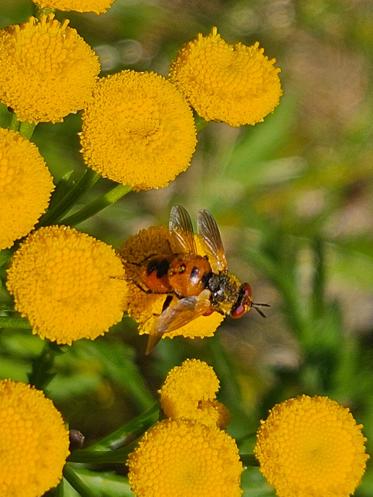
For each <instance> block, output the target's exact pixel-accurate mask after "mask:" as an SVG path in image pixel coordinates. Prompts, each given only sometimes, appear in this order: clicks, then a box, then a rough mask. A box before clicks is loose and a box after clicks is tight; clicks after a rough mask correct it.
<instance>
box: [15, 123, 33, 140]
mask: <svg viewBox="0 0 373 497" xmlns="http://www.w3.org/2000/svg"><path fill="white" fill-rule="evenodd" d="M35 128H36V123H26V122H24V123H21V126H20V128H19V132H20V133H21V135H22V136H24V137H25V138H27V139H28V140H30V138H31V137H32V135H33V133H34V129H35Z"/></svg>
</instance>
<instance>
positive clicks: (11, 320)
mask: <svg viewBox="0 0 373 497" xmlns="http://www.w3.org/2000/svg"><path fill="white" fill-rule="evenodd" d="M1 328H13V329H18V330H21V329H22V330H29V329H30V328H31V325H30V323H29V322H28V321H27V320H26V319H24V318H21V317H18V316H17V317H10V316H1V317H0V329H1Z"/></svg>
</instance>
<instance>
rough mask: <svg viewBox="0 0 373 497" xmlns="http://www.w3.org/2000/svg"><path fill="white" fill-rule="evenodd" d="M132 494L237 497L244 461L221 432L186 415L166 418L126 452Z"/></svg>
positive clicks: (163, 496)
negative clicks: (131, 450)
mask: <svg viewBox="0 0 373 497" xmlns="http://www.w3.org/2000/svg"><path fill="white" fill-rule="evenodd" d="M128 466H129V474H128V478H129V482H130V486H131V489H132V491H133V493H134V494H135V496H136V497H191V496H193V497H239V496H240V495H241V494H242V490H241V488H240V476H241V472H242V469H243V468H242V464H241V462H240V460H239V456H238V450H237V446H236V443H235V441H234V440H233V439H232V438H231V437H230V436H229V435H228V434H227V433H225V432H224V431H221V430H219V429H218V428H216V427H212V426H206V425H203V424H200V423H196V422H193V421H189V420H181V419H178V420H166V421H161V422H159V423H157V424H156V425H155V426H153V428H151V429H150V430H149V431H148V432H146V433H145V435H144V437H143V439H142V440H141V441H140V443H139V445H138V447H137V449H136V450H135V451H134V452H133V453H132V454H131V455H130V456H129V459H128Z"/></svg>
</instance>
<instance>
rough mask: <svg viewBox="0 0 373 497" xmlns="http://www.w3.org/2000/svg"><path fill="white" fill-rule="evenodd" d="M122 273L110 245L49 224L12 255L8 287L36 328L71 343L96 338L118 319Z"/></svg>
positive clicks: (122, 297)
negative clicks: (80, 339)
mask: <svg viewBox="0 0 373 497" xmlns="http://www.w3.org/2000/svg"><path fill="white" fill-rule="evenodd" d="M123 277H124V276H123V266H122V263H121V261H120V258H119V257H118V256H117V255H116V254H115V252H114V250H113V249H112V248H111V247H110V246H109V245H106V244H105V243H103V242H101V241H99V240H96V239H94V238H93V237H91V236H88V235H86V234H84V233H80V232H79V231H77V230H75V229H72V228H68V227H66V226H48V227H46V228H41V229H39V230H37V231H35V232H34V233H32V234H31V235H29V236H28V237H27V238H26V240H25V241H24V242H23V243H22V245H21V247H20V248H19V249H18V250H17V252H16V253H15V254H14V256H13V259H12V264H11V267H10V269H9V270H8V281H7V286H8V289H9V291H10V293H11V294H12V295H13V296H14V300H15V306H16V309H17V310H18V311H19V312H20V313H21V314H22V315H23V316H25V317H26V318H27V319H28V320H29V321H30V323H31V325H32V328H33V331H34V333H37V334H38V335H40V336H41V337H45V338H48V339H49V340H52V341H55V342H57V343H61V344H62V343H65V344H70V343H71V342H72V341H74V340H78V339H79V338H90V339H94V338H96V337H97V336H98V335H102V334H103V333H104V332H105V331H107V330H108V328H109V327H110V326H112V325H113V324H115V323H117V322H118V321H120V320H121V318H122V315H123V309H124V307H123V305H124V300H125V282H124V281H123Z"/></svg>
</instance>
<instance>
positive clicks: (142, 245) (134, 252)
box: [121, 226, 224, 338]
mask: <svg viewBox="0 0 373 497" xmlns="http://www.w3.org/2000/svg"><path fill="white" fill-rule="evenodd" d="M154 254H159V255H165V256H168V255H172V252H171V249H170V243H169V231H168V230H167V229H166V228H165V227H162V226H160V227H154V226H153V227H151V228H148V229H144V230H141V231H140V232H139V233H137V234H136V235H134V236H132V237H130V238H129V239H128V240H127V241H126V243H125V244H124V247H123V249H122V251H121V256H122V260H123V264H124V267H125V274H126V281H127V285H128V292H127V303H126V308H127V311H128V314H129V315H130V316H131V317H132V318H133V319H134V320H135V321H137V323H138V325H139V333H140V335H142V334H149V333H152V331H153V327H154V321H155V319H156V318H157V316H159V315H160V314H161V313H162V309H163V305H164V303H165V300H166V298H167V295H166V294H156V293H146V291H144V289H142V288H141V284H140V285H139V268H141V263H143V262H144V261H145V260H146V259H147V258H148V257H150V256H151V255H154ZM139 264H140V266H139ZM145 290H146V289H145ZM177 300H178V299H177V297H176V296H174V297H173V300H172V302H171V303H170V305H174V304H175V303H176V302H177ZM223 319H224V316H222V315H221V314H219V313H217V312H213V313H212V314H210V315H209V316H199V317H198V318H196V319H194V320H193V321H190V323H188V324H186V325H184V326H182V327H180V328H178V329H176V330H174V331H171V332H169V333H165V334H164V335H163V338H173V337H175V336H180V335H181V336H184V337H188V338H195V337H208V336H212V335H213V334H214V333H215V331H216V329H217V328H218V326H219V325H220V324H221V322H222V321H223Z"/></svg>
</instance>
